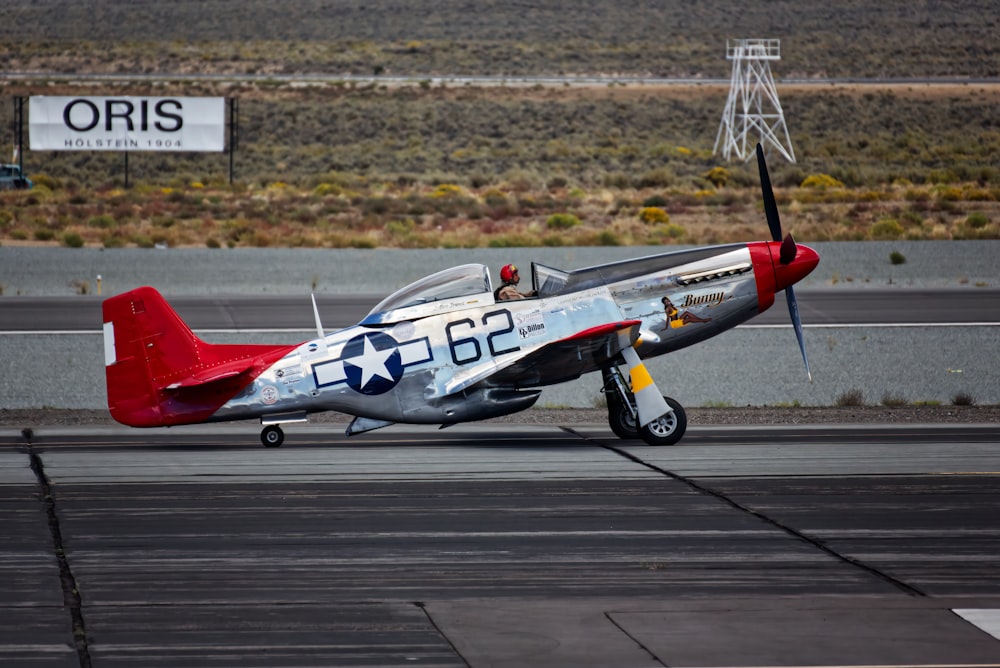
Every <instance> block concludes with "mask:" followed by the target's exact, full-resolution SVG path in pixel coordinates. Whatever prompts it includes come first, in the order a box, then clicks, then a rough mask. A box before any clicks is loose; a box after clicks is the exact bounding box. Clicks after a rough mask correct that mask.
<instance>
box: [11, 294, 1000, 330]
mask: <svg viewBox="0 0 1000 668" xmlns="http://www.w3.org/2000/svg"><path fill="white" fill-rule="evenodd" d="M795 294H796V297H797V299H798V302H799V310H800V312H801V314H802V320H803V322H804V324H805V326H806V327H811V326H813V327H815V326H822V325H853V324H859V325H860V324H869V325H874V324H889V325H900V324H924V325H938V324H969V323H990V324H994V325H996V324H1000V290H997V289H994V288H981V289H975V290H970V289H913V288H911V289H907V290H893V289H870V290H798V291H796V293H795ZM383 297H384V295H377V294H344V295H322V296H320V297H317V304H318V308H319V310H320V316H321V318H322V321H323V325H324V327H326V328H327V329H331V328H340V327H348V326H350V325H354V324H356V323H358V322H359V321H360V320H361V319H362V318H364V317H365V315H367V313H368V311H370V310H371V308H372V307H373V306H375V304H377V303H378V302H379V301H381V299H382V298H383ZM777 301H778V302H783V300H782V299H781V298H780V297H779V298H778V300H777ZM170 302H171V304H172V305H173V306H174V308H175V309H176V310H177V312H178V313H179V314H180V315H181V317H182V318H184V319H185V321H186V322H187V323H188V324H189V325H190V326H191V328H192V329H195V330H199V329H202V330H203V329H210V330H227V331H233V330H244V331H245V330H296V331H300V330H304V331H309V330H311V329H312V328H314V327H315V324H314V321H313V313H312V304H311V302H310V300H309V296H308V294H303V295H294V296H288V295H253V296H247V295H231V296H179V297H171V298H170ZM101 322H102V317H101V298H100V297H96V296H76V297H54V296H35V297H8V298H5V299H2V300H0V332H4V331H6V332H25V331H44V332H64V331H93V332H98V331H100V329H101ZM775 324H780V325H787V324H788V314H787V311H786V310H785V308H784V305H783V303H781V304H777V305H776V306H775V307H773V308H771V309H769V310H768V311H765V312H764V313H762V314H761V315H760V316H758V317H756V318H754V319H753V320H751V321H750V322H749V323H748V325H775Z"/></svg>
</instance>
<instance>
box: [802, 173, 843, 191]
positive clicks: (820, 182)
mask: <svg viewBox="0 0 1000 668" xmlns="http://www.w3.org/2000/svg"><path fill="white" fill-rule="evenodd" d="M801 187H803V188H843V187H844V184H843V182H842V181H838V180H837V179H835V178H833V177H832V176H830V175H829V174H810V175H809V176H807V177H806V178H805V179H804V180H803V181H802V183H801Z"/></svg>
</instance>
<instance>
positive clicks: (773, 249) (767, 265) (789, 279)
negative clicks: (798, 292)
mask: <svg viewBox="0 0 1000 668" xmlns="http://www.w3.org/2000/svg"><path fill="white" fill-rule="evenodd" d="M792 243H794V242H792ZM782 245H783V242H780V241H755V242H753V243H750V244H747V246H748V247H749V249H750V257H751V258H752V259H753V273H754V278H755V279H756V281H757V308H758V310H759V312H761V313H763V312H764V311H766V310H767V309H769V308H770V307H771V304H773V303H774V293H776V292H781V291H782V290H784V289H785V288H787V287H788V286H789V285H793V284H795V283H798V282H799V281H801V280H802V279H803V278H805V277H806V276H808V275H809V272H811V271H812V270H813V269H815V268H816V265H817V264H819V254H818V253H816V251H814V250H813V249H812V248H809V246H802V245H799V244H794V248H793V247H790V245H789V242H787V241H786V242H784V247H785V249H784V255H785V259H786V260H788V258H789V257H790V256H791V255H792V251H793V250H794V257H792V259H791V260H788V261H787V262H784V263H783V262H782V261H781V256H782Z"/></svg>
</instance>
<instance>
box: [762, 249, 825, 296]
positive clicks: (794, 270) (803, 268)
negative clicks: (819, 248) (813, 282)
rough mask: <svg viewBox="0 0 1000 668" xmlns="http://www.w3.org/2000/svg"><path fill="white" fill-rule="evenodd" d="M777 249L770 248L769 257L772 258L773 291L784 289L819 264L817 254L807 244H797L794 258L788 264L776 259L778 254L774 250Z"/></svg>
mask: <svg viewBox="0 0 1000 668" xmlns="http://www.w3.org/2000/svg"><path fill="white" fill-rule="evenodd" d="M776 250H778V249H776V248H775V249H772V255H771V257H772V258H774V283H775V286H774V291H775V292H780V291H781V290H784V289H785V288H787V287H788V286H789V285H794V284H795V283H798V282H799V281H801V280H802V279H803V278H805V277H806V276H808V275H809V274H810V272H812V270H813V269H815V268H816V265H818V264H819V254H818V253H817V252H816V251H814V250H813V249H812V248H809V246H803V245H801V244H798V251H797V252H796V253H795V259H794V260H792V261H791V262H789V263H788V264H781V262H780V261H778V254H777V253H776V252H775V251H776Z"/></svg>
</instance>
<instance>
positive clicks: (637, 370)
mask: <svg viewBox="0 0 1000 668" xmlns="http://www.w3.org/2000/svg"><path fill="white" fill-rule="evenodd" d="M629 373H630V374H631V376H632V394H636V393H638V392H642V391H643V390H644V389H646V388H647V387H649V386H650V385H653V384H654V383H653V378H652V376H650V375H649V372H648V371H646V365H645V364H643V363H641V362H640V363H639V366H637V367H633V368H631V369H629Z"/></svg>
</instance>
